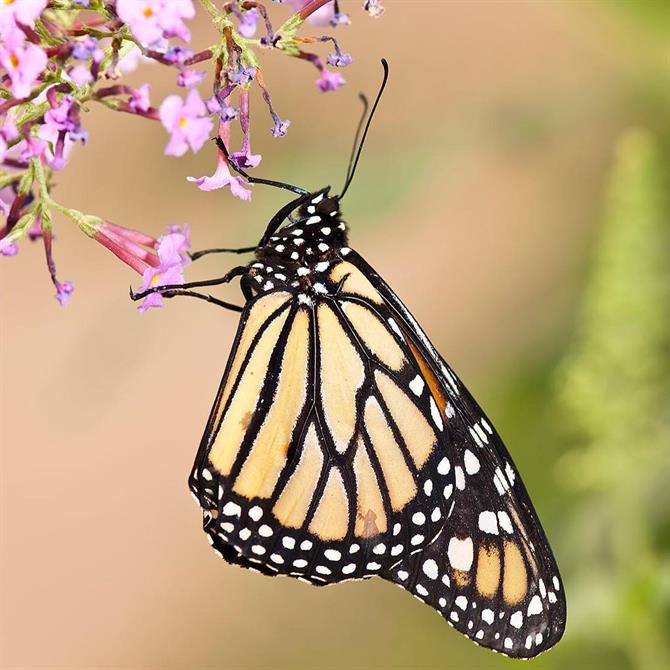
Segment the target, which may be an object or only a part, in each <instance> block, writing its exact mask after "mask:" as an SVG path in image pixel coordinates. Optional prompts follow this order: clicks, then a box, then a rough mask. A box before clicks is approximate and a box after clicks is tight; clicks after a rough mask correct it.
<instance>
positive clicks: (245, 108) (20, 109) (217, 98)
mask: <svg viewBox="0 0 670 670" xmlns="http://www.w3.org/2000/svg"><path fill="white" fill-rule="evenodd" d="M280 1H281V0H280ZM200 4H201V6H202V8H203V10H204V12H205V13H206V14H207V15H208V17H209V18H210V20H211V22H212V24H213V26H214V27H215V29H216V31H217V34H218V35H219V39H218V41H217V42H216V43H215V44H213V45H210V46H207V47H206V48H203V49H200V50H194V49H191V48H190V47H189V44H190V41H191V31H190V29H189V22H190V21H191V20H192V19H193V18H194V16H195V14H196V8H195V6H194V2H193V0H4V2H0V66H1V68H2V69H0V163H1V166H0V211H1V212H2V214H3V216H4V217H5V222H4V225H2V227H0V255H4V256H13V255H16V254H17V252H18V250H19V247H18V242H19V241H20V240H22V239H25V238H28V239H30V240H38V239H41V240H42V242H43V244H44V248H45V251H46V257H47V266H48V269H49V273H50V276H51V278H52V280H53V283H54V285H55V286H56V291H57V293H56V298H57V299H58V301H59V302H60V303H61V304H65V303H66V302H67V301H68V300H69V299H70V297H71V295H72V290H73V287H72V284H71V282H65V281H64V282H61V281H59V280H58V279H57V276H56V266H55V262H54V258H53V253H52V242H53V239H54V236H53V234H52V224H53V216H52V213H53V212H54V211H56V212H58V213H60V214H62V215H64V216H65V217H67V218H68V219H70V220H71V221H73V222H75V223H76V224H77V225H79V226H80V228H81V229H82V230H83V231H84V232H86V233H87V234H88V235H90V236H91V237H93V238H94V239H96V240H97V241H98V242H101V243H102V244H103V245H104V246H106V247H107V248H108V249H110V250H111V251H112V252H113V253H115V254H116V255H117V256H118V257H119V258H121V259H122V260H124V261H125V262H129V258H130V256H132V254H130V251H129V249H130V248H131V247H129V246H128V245H131V246H132V245H139V246H140V247H142V248H147V247H148V248H150V249H152V250H153V251H152V252H151V253H152V254H153V255H151V254H150V255H144V256H142V255H140V256H137V258H140V259H142V262H144V263H145V264H148V267H150V268H154V269H155V268H161V271H160V272H158V273H156V272H154V273H153V274H151V276H149V274H147V273H148V272H149V270H148V268H147V267H145V268H140V266H138V265H137V264H133V263H129V264H130V265H131V266H133V267H134V268H135V269H137V270H138V271H141V273H142V274H143V277H144V283H145V286H146V285H147V282H148V281H154V280H155V278H156V277H158V276H160V278H161V281H162V280H163V279H170V282H171V283H174V281H173V280H175V279H177V278H182V279H183V276H182V272H183V267H184V263H183V262H182V261H183V259H184V258H186V256H184V253H183V252H184V249H185V248H186V246H185V245H186V244H187V241H188V240H187V237H184V239H183V240H182V243H181V245H182V246H179V245H177V246H174V245H175V244H176V242H175V238H174V235H176V234H177V233H176V232H174V231H172V232H170V233H168V235H166V236H165V237H163V238H160V239H159V240H153V238H148V237H146V236H144V237H143V234H142V233H136V232H134V231H128V232H126V233H124V232H122V231H127V229H125V228H122V227H120V226H112V224H109V223H107V224H102V223H100V222H101V221H102V220H101V219H97V218H96V217H90V216H86V215H84V214H82V213H81V212H78V211H77V210H74V209H70V208H68V207H64V206H63V205H61V204H59V203H58V202H56V201H55V200H54V199H53V195H52V178H53V173H54V172H56V171H60V170H63V169H64V168H65V167H66V166H67V165H68V161H69V158H70V155H71V152H72V151H73V149H74V148H75V147H76V146H77V145H82V144H85V143H86V140H87V131H86V129H85V127H84V126H85V124H84V121H83V118H82V114H83V111H84V110H86V109H88V108H90V107H91V106H92V105H93V104H99V105H102V106H104V107H106V108H108V109H109V110H112V111H117V112H124V113H127V114H132V115H134V116H136V117H139V118H142V119H146V120H149V121H156V122H160V123H161V124H162V125H163V127H164V128H165V130H166V131H167V133H168V141H167V144H166V147H165V154H166V155H169V156H182V155H183V154H185V153H186V152H187V151H189V150H191V151H193V152H197V151H199V150H200V149H201V148H202V147H203V146H204V145H205V143H206V141H207V140H208V139H209V138H210V137H211V135H212V134H213V133H217V134H218V135H219V137H221V139H222V140H223V141H224V144H225V145H226V146H229V145H230V142H231V134H232V129H233V126H234V125H237V124H239V129H240V133H241V138H242V140H241V146H240V148H239V149H238V150H234V151H231V152H230V156H227V155H225V154H224V153H222V152H220V151H219V152H218V154H217V158H216V168H215V170H214V173H213V174H212V175H211V176H203V177H189V178H188V179H189V181H191V182H193V183H194V184H196V185H197V187H198V188H199V189H201V190H203V191H210V190H213V189H219V188H224V187H225V188H229V189H230V192H231V193H232V194H233V195H234V196H236V197H238V198H241V199H243V200H249V199H250V198H251V191H250V189H249V187H248V184H247V183H246V182H245V181H244V180H243V179H242V178H241V177H239V176H237V175H236V174H234V172H235V170H234V168H240V169H244V170H247V169H253V168H255V167H256V166H257V165H258V164H259V163H260V161H261V156H260V154H254V153H253V152H252V149H251V118H250V109H249V101H250V90H251V88H252V87H253V86H258V87H259V90H260V92H261V94H262V98H263V100H264V101H265V103H266V105H267V110H268V113H269V117H270V119H271V126H270V131H271V133H272V135H273V136H274V137H283V136H284V135H286V132H287V130H288V127H289V125H290V121H289V120H288V119H282V118H281V117H280V116H279V114H278V113H277V112H276V110H275V108H274V106H273V104H272V99H271V96H270V92H269V89H268V86H267V85H266V82H265V79H264V76H263V72H262V68H261V67H260V65H259V61H258V57H257V53H258V52H259V51H260V50H273V51H278V52H281V53H282V54H284V55H287V56H289V57H292V58H298V59H301V60H305V61H307V62H308V63H311V64H312V65H313V66H315V67H316V68H317V71H318V78H317V80H316V85H317V87H318V89H319V90H320V91H333V90H335V89H337V88H339V87H340V86H342V84H344V83H345V81H344V78H343V77H342V75H341V74H340V73H339V71H338V70H339V69H341V68H343V67H346V66H347V65H349V64H350V63H351V62H352V59H351V56H350V55H349V54H347V53H344V52H343V51H342V50H341V49H340V47H339V44H338V42H337V41H336V40H335V38H334V37H333V36H332V35H322V36H318V37H307V36H301V35H299V32H300V30H301V28H302V27H303V26H304V24H305V22H308V23H310V24H311V25H312V26H314V27H324V28H326V27H328V28H335V27H337V26H340V25H343V24H348V23H349V16H348V15H346V14H344V13H342V12H341V11H340V7H339V3H338V2H337V0H284V2H283V3H282V4H284V5H286V7H287V8H288V9H290V10H291V13H290V15H289V16H288V18H286V17H284V18H285V20H284V21H283V23H281V24H280V25H279V26H278V27H276V28H275V27H274V26H273V21H272V20H271V17H270V14H269V12H268V9H267V8H266V7H265V5H264V4H262V3H261V2H257V1H255V0H228V1H226V2H223V0H221V2H220V3H216V4H215V2H214V0H200ZM363 4H364V8H365V9H366V10H367V12H368V13H369V14H370V15H372V16H378V15H379V14H380V13H381V11H382V9H381V6H380V3H379V2H378V1H373V0H367V1H366V2H364V3H363ZM217 5H218V6H217ZM284 11H286V10H284ZM273 12H276V13H278V14H279V13H280V12H281V8H277V9H274V10H273ZM319 44H330V45H331V47H332V49H331V52H330V53H329V54H328V55H327V56H326V57H325V58H322V57H321V56H320V55H318V54H317V53H315V52H313V51H310V50H309V49H310V47H316V46H318V45H319ZM149 61H154V62H157V63H160V64H161V65H163V66H166V67H169V68H172V69H173V70H174V71H175V85H176V87H178V88H181V89H184V92H183V93H181V94H179V93H174V94H171V95H168V96H167V97H166V98H165V99H164V100H162V102H160V103H158V104H156V105H155V106H154V105H152V102H151V97H150V84H149V83H144V84H142V85H140V86H129V85H126V84H124V83H122V77H123V75H124V74H125V73H127V72H129V71H130V70H133V69H135V68H137V67H138V66H139V65H140V64H141V63H142V62H149ZM205 66H208V67H205ZM330 68H333V69H330ZM208 77H210V78H211V89H210V90H211V94H209V95H207V96H203V95H202V94H201V91H200V89H199V87H200V85H201V84H203V82H204V81H205V80H206V79H207V78H208ZM231 163H232V166H231ZM101 226H102V227H101ZM180 234H181V233H180ZM138 236H139V237H138ZM171 245H172V246H171ZM177 247H179V249H178V250H177ZM132 249H134V251H135V252H138V249H139V247H138V248H136V247H132ZM138 253H139V252H138ZM129 254H130V256H129ZM177 257H179V258H181V259H182V261H180V262H177V261H176V259H177ZM167 268H169V269H167ZM156 296H157V297H156V298H152V300H151V301H145V303H143V308H146V307H147V306H156V305H160V304H162V303H161V299H160V296H158V295H157V294H156Z"/></svg>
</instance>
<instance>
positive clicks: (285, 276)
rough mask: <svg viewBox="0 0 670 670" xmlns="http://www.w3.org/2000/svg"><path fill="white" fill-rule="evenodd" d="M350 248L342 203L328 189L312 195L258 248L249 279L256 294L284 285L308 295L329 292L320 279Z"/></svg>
mask: <svg viewBox="0 0 670 670" xmlns="http://www.w3.org/2000/svg"><path fill="white" fill-rule="evenodd" d="M343 248H344V249H346V248H347V226H346V224H345V223H344V221H342V219H341V218H340V209H339V202H338V199H337V198H336V197H328V189H327V188H326V189H322V190H321V191H317V192H316V193H314V194H313V197H311V198H310V200H308V201H307V202H306V203H305V204H304V205H302V206H301V207H300V208H299V209H298V210H296V212H295V215H294V216H292V217H291V218H288V219H287V220H286V223H285V224H284V225H283V226H282V227H281V228H280V229H279V230H278V231H277V232H276V234H275V235H272V236H271V237H270V238H269V239H268V241H267V243H266V244H264V245H263V246H259V247H258V248H257V249H256V262H254V263H252V265H251V266H250V276H251V278H252V279H253V280H254V283H255V284H256V286H255V287H254V288H255V289H256V291H257V292H265V291H270V290H273V289H275V288H279V287H281V286H290V287H292V288H300V289H301V290H307V291H308V292H317V293H318V292H322V293H325V292H329V290H328V289H327V288H325V286H324V283H323V282H321V281H320V280H319V277H320V276H321V275H322V274H323V273H325V272H326V271H327V269H328V268H329V267H330V266H331V265H332V264H333V263H334V262H336V260H337V259H338V257H339V254H340V251H341V250H342V249H343Z"/></svg>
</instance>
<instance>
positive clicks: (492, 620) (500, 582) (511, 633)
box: [347, 252, 566, 658]
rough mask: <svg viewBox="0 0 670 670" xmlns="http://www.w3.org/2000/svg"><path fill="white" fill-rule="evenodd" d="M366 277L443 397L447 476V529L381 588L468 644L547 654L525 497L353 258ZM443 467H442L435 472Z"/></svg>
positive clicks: (543, 596)
mask: <svg viewBox="0 0 670 670" xmlns="http://www.w3.org/2000/svg"><path fill="white" fill-rule="evenodd" d="M347 260H348V261H349V262H350V263H352V264H354V265H355V266H356V267H357V268H358V269H359V270H360V271H361V272H362V273H363V274H365V276H367V277H368V278H369V279H370V281H371V283H372V284H373V285H374V286H375V288H376V289H377V290H378V291H379V293H380V295H382V296H383V298H384V300H385V302H386V304H387V305H388V307H389V308H390V309H391V311H392V312H393V315H394V317H395V319H396V321H397V322H398V323H401V324H402V326H401V327H402V329H403V331H405V332H406V333H407V335H408V339H412V340H414V343H415V346H416V347H417V349H418V350H419V351H420V352H421V354H422V356H423V357H424V360H425V361H426V362H427V363H428V365H429V367H430V370H429V371H425V370H424V373H425V375H426V377H427V378H430V377H431V374H432V375H433V376H434V382H433V383H434V384H435V385H436V386H437V387H438V388H439V391H437V393H436V395H438V396H439V393H440V392H441V393H442V394H443V397H446V398H447V400H446V406H445V415H446V419H447V420H446V432H447V435H446V447H447V454H448V456H447V458H448V459H449V461H448V463H449V466H450V467H452V468H453V470H454V473H455V490H454V491H453V495H448V494H450V493H451V489H450V487H449V486H448V489H449V490H447V491H445V493H444V495H445V497H447V498H449V499H451V507H450V510H449V513H448V520H447V522H446V523H445V525H444V527H443V528H442V529H441V531H440V532H439V534H438V535H437V536H436V537H435V538H434V539H433V541H432V542H431V543H430V544H429V546H428V547H426V548H425V549H423V550H422V551H420V552H417V553H414V554H412V555H410V556H407V557H404V558H403V560H402V561H401V562H399V563H398V564H396V565H395V566H394V567H393V569H392V570H391V571H390V573H389V574H388V575H385V577H386V578H387V579H390V580H391V581H394V582H396V583H398V584H400V585H401V586H403V587H404V588H406V589H407V590H408V591H410V592H412V593H414V594H415V595H416V596H418V597H419V598H420V599H421V600H423V601H424V602H426V603H427V604H429V605H431V606H432V607H434V608H435V609H436V610H437V611H438V612H440V614H442V616H444V617H445V618H446V619H447V621H448V622H449V623H450V624H451V625H452V626H453V627H455V628H457V629H458V630H459V631H461V632H462V633H464V634H465V635H467V636H468V637H469V638H471V639H473V640H474V641H475V642H476V643H478V644H480V645H482V646H485V647H489V648H491V649H494V650H497V651H500V652H502V653H505V654H507V655H509V656H513V657H519V658H528V657H533V656H536V655H537V654H539V653H541V652H542V651H545V650H546V649H549V648H550V647H552V646H554V645H555V644H556V643H557V642H558V641H559V640H560V639H561V637H562V635H563V631H564V629H565V623H566V602H565V596H564V594H563V587H562V583H561V578H560V575H559V571H558V567H557V565H556V561H555V559H554V556H553V554H552V551H551V548H550V546H549V543H548V541H547V538H546V536H545V534H544V531H543V529H542V526H541V524H540V522H539V519H538V517H537V514H536V512H535V509H534V507H533V505H532V503H531V501H530V498H529V496H528V493H527V491H526V488H525V486H524V484H523V482H522V481H521V478H520V477H519V475H518V473H517V472H516V469H515V466H514V463H513V461H512V458H511V456H510V455H509V453H508V451H507V449H506V448H505V446H504V444H503V442H502V440H501V439H500V437H499V435H498V433H497V432H496V431H495V429H494V428H493V427H492V426H491V424H490V422H489V421H488V419H487V417H486V416H485V414H484V412H483V411H482V409H481V408H480V407H479V405H478V404H477V403H476V401H475V400H474V399H473V397H472V396H471V395H470V393H469V392H468V390H467V389H466V388H465V386H464V385H463V383H462V382H461V381H460V380H459V379H458V378H457V376H456V375H455V374H454V372H453V371H452V370H451V368H450V367H449V366H448V365H447V363H446V362H445V361H444V360H443V359H442V358H441V357H440V356H439V354H438V353H437V351H436V350H435V348H434V347H433V346H432V344H431V343H430V341H429V340H428V338H427V337H426V335H425V334H424V332H423V330H422V329H421V327H420V326H419V324H418V323H417V322H416V320H415V319H414V318H413V317H412V315H411V314H410V313H409V311H408V310H407V308H406V307H405V306H404V305H403V304H402V302H401V301H400V299H399V298H398V297H397V296H396V295H395V293H394V292H393V291H392V289H391V288H390V287H389V286H388V285H387V284H386V283H385V282H384V281H383V280H382V279H381V277H379V275H377V274H376V272H375V271H374V270H373V269H372V268H371V267H370V266H369V265H368V264H367V263H366V262H365V261H364V260H363V259H362V258H361V257H360V256H358V255H357V254H355V253H354V252H352V253H351V254H350V255H349V256H348V257H347ZM447 467H448V466H447V465H446V464H445V465H444V468H445V469H446V468H447Z"/></svg>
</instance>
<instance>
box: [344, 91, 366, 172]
mask: <svg viewBox="0 0 670 670" xmlns="http://www.w3.org/2000/svg"><path fill="white" fill-rule="evenodd" d="M358 97H359V99H360V101H361V102H362V103H363V112H362V113H361V118H360V120H359V122H358V125H357V126H356V134H355V135H354V144H353V146H352V147H351V156H349V165H347V174H346V176H345V177H344V183H345V184H346V183H347V181H348V180H349V175H350V174H351V166H352V165H353V163H354V157H355V156H356V147H357V146H358V137H359V136H360V134H361V129H362V128H363V122H364V121H365V117H366V116H367V114H368V107H369V106H370V105H369V103H368V99H367V97H366V96H365V95H364V94H363V93H359V94H358Z"/></svg>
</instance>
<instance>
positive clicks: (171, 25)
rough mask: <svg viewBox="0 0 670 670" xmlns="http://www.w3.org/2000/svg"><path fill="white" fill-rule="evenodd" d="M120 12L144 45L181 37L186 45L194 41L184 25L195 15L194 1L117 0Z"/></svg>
mask: <svg viewBox="0 0 670 670" xmlns="http://www.w3.org/2000/svg"><path fill="white" fill-rule="evenodd" d="M116 12H117V14H118V15H119V17H120V18H121V20H122V21H125V22H126V23H127V24H128V25H129V26H130V29H131V30H132V32H133V35H134V36H135V37H136V38H137V39H138V40H140V42H143V43H144V44H154V43H155V42H157V41H158V40H160V39H162V38H164V37H180V38H181V39H183V40H184V41H186V42H188V41H189V40H190V39H191V33H190V31H189V29H188V28H187V27H186V25H185V24H184V22H183V19H192V18H193V16H194V15H195V9H194V8H193V3H192V2H191V0H116Z"/></svg>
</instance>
